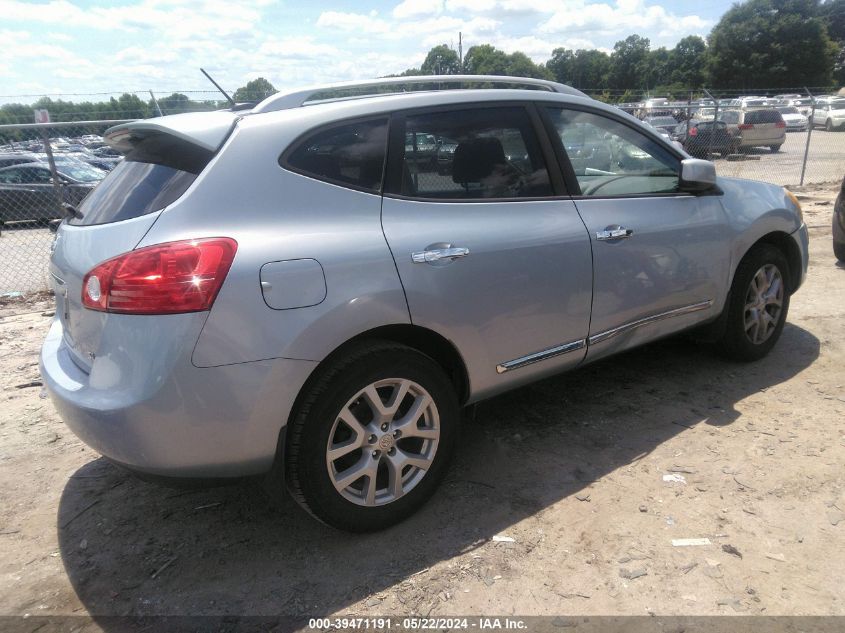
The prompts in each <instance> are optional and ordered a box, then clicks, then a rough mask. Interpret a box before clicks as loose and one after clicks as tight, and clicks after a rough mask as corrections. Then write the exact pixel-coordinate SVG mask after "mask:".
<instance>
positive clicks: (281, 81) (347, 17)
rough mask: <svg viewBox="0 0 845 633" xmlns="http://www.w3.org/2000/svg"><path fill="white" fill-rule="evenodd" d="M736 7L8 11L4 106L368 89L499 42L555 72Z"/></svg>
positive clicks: (518, 3)
mask: <svg viewBox="0 0 845 633" xmlns="http://www.w3.org/2000/svg"><path fill="white" fill-rule="evenodd" d="M731 4H732V2H731V0H714V1H713V2H702V1H701V0H675V1H668V0H381V1H379V2H353V1H350V0H335V1H329V2H320V1H311V2H305V1H302V0H254V1H253V2H242V3H239V2H236V1H234V0H229V1H226V0H114V1H111V2H107V1H98V0H41V1H37V2H35V1H33V2H27V1H22V0H0V16H2V17H3V21H2V23H0V42H2V43H3V47H2V50H3V54H2V56H0V98H2V100H3V101H8V100H9V99H8V98H7V97H8V96H9V95H42V94H50V95H56V94H69V93H86V94H95V93H106V92H118V93H119V92H124V91H129V92H132V91H143V90H147V89H150V88H151V89H154V90H155V91H156V92H158V93H162V94H167V93H169V92H171V91H175V90H182V91H188V90H207V89H208V83H207V82H206V80H205V78H204V77H202V75H201V74H200V72H199V70H198V69H199V67H200V66H202V67H204V68H205V69H206V70H208V71H209V72H210V73H211V74H212V75H213V76H214V77H215V78H216V79H217V80H218V82H220V83H221V84H222V85H223V86H224V87H225V88H227V89H230V90H234V89H235V88H237V87H238V86H240V85H243V84H244V83H246V81H248V80H249V79H252V78H255V77H258V76H263V77H266V78H267V79H269V80H270V81H271V82H272V83H273V84H274V85H275V86H276V87H277V88H285V87H294V86H301V85H304V84H312V83H323V82H327V81H341V80H348V79H359V78H369V77H375V76H378V75H384V74H387V73H393V72H400V71H402V70H404V69H406V68H409V67H413V66H418V65H419V64H420V63H421V62H422V60H423V58H424V56H425V53H426V52H427V51H428V50H429V49H430V48H431V47H432V46H434V45H437V44H441V43H446V44H453V45H454V46H456V47H457V38H458V31H462V32H463V36H464V50H465V51H466V49H467V48H468V47H470V46H472V45H473V44H477V43H491V44H493V45H495V46H497V47H498V48H501V49H504V50H505V51H508V52H512V51H514V50H521V51H523V52H525V53H527V54H528V55H529V56H530V57H532V58H533V59H534V60H535V61H538V62H540V61H545V60H546V59H547V58H548V57H549V55H550V53H551V51H552V49H554V48H556V47H558V46H565V47H568V48H601V49H610V48H612V46H613V44H614V42H616V41H617V40H619V39H622V38H623V37H625V36H627V35H630V34H631V33H637V34H639V35H642V36H644V37H648V38H649V39H651V42H652V46H653V47H655V46H660V45H666V46H672V45H674V44H675V42H677V41H678V40H679V39H680V38H682V37H684V36H686V35H690V34H698V35H706V34H707V32H708V31H709V30H710V28H711V27H712V26H713V24H715V22H716V21H718V19H719V16H720V15H721V14H722V13H724V12H725V11H726V10H727V9H728V8H729V7H730V6H731Z"/></svg>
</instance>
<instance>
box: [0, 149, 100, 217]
mask: <svg viewBox="0 0 845 633" xmlns="http://www.w3.org/2000/svg"><path fill="white" fill-rule="evenodd" d="M57 172H58V174H59V178H60V180H61V182H60V183H59V190H60V191H61V200H60V201H57V195H56V188H55V187H54V186H53V178H52V176H51V174H50V168H49V167H48V166H47V165H46V164H45V163H42V162H37V163H24V164H20V165H13V166H11V167H4V168H2V169H0V222H15V221H17V222H21V221H25V222H33V221H46V220H51V219H54V218H61V217H62V216H63V210H62V208H61V207H60V204H61V203H65V204H69V205H72V206H76V205H77V204H79V203H80V202H81V201H82V200H83V198H85V196H87V195H88V194H89V193H90V192H91V190H92V189H93V188H94V187H95V186H96V185H97V183H99V182H100V180H102V178H103V176H104V175H105V172H103V171H101V170H99V169H96V168H94V167H91V166H89V165H84V166H81V167H80V166H78V165H64V166H58V165H57Z"/></svg>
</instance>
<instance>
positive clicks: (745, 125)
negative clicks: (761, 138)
mask: <svg viewBox="0 0 845 633" xmlns="http://www.w3.org/2000/svg"><path fill="white" fill-rule="evenodd" d="M737 127H738V128H739V129H740V130H751V129H753V128H754V124H752V123H742V124H741V125H738V126H737Z"/></svg>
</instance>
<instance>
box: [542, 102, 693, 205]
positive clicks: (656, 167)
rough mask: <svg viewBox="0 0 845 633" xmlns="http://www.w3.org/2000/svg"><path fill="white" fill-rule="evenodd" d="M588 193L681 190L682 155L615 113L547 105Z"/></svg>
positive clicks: (583, 187) (639, 193)
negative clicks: (611, 115) (611, 116)
mask: <svg viewBox="0 0 845 633" xmlns="http://www.w3.org/2000/svg"><path fill="white" fill-rule="evenodd" d="M547 110H548V112H549V116H550V117H551V121H552V125H553V126H554V128H555V130H556V131H557V133H558V135H559V136H560V140H561V143H562V144H563V149H564V151H565V152H566V154H567V156H568V157H569V162H570V163H571V164H572V168H573V170H574V171H575V178H576V179H577V180H578V185H579V186H580V188H581V195H583V196H629V195H643V194H654V193H673V192H676V191H677V190H678V181H679V174H678V171H679V161H678V160H677V159H676V158H675V157H673V156H672V154H671V153H670V152H668V151H667V150H666V149H665V148H663V147H662V146H661V145H660V144H659V143H657V142H656V141H653V140H652V139H650V138H649V137H648V136H646V135H644V134H641V133H640V132H638V131H636V130H634V129H633V128H630V127H628V126H627V125H624V124H623V123H620V122H618V121H615V120H613V119H609V118H606V117H603V116H599V115H596V114H592V113H589V112H581V111H579V110H566V109H563V108H547Z"/></svg>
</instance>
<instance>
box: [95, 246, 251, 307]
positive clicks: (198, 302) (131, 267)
mask: <svg viewBox="0 0 845 633" xmlns="http://www.w3.org/2000/svg"><path fill="white" fill-rule="evenodd" d="M237 250H238V243H237V242H236V241H235V240H233V239H230V238H228V237H213V238H204V239H198V240H184V241H180V242H169V243H166V244H157V245H155V246H147V247H145V248H139V249H138V250H135V251H130V252H128V253H124V254H123V255H118V256H117V257H114V258H112V259H108V260H106V261H104V262H103V263H101V264H98V265H97V266H96V267H94V268H93V269H92V270H91V271H90V272H89V273H88V274H87V275H85V278H84V279H83V281H82V305H84V306H85V307H86V308H90V309H91V310H100V311H101V312H119V313H122V314H177V313H180V312H199V311H202V310H208V309H210V308H211V305H212V304H213V303H214V299H215V297H216V296H217V293H218V291H219V290H220V287H221V286H222V285H223V281H224V280H225V279H226V274H227V273H228V272H229V267H230V266H231V265H232V260H233V259H234V258H235V252H237Z"/></svg>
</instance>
